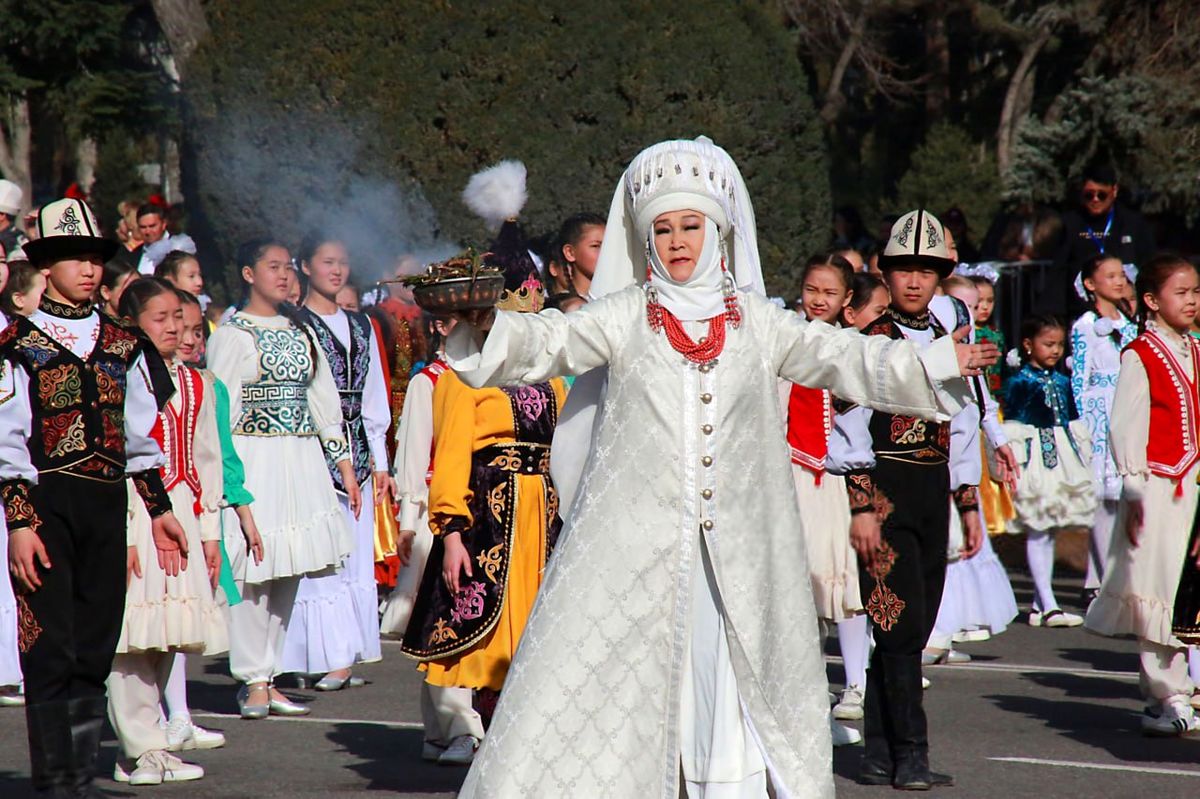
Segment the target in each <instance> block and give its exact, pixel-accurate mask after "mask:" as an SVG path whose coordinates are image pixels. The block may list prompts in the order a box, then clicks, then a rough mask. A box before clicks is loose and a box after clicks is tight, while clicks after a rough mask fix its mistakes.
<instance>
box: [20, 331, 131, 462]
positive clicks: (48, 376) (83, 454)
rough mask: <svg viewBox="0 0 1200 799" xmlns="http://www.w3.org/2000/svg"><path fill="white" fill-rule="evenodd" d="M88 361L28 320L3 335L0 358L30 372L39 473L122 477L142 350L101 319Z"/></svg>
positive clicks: (32, 449)
mask: <svg viewBox="0 0 1200 799" xmlns="http://www.w3.org/2000/svg"><path fill="white" fill-rule="evenodd" d="M99 317H100V321H99V325H100V327H99V330H98V332H97V336H96V344H95V346H94V347H93V348H92V351H91V353H90V354H89V355H88V357H87V358H86V359H84V360H80V359H79V357H78V356H76V355H75V354H74V353H73V352H71V351H70V350H69V349H67V347H65V346H63V345H62V344H59V343H58V342H57V341H56V340H55V339H54V338H52V337H51V336H49V335H48V334H46V333H44V332H42V330H41V329H40V328H39V327H38V326H37V325H35V324H34V323H33V322H31V321H30V320H29V319H27V318H25V317H21V316H19V317H17V318H16V319H15V320H14V321H13V323H12V324H11V325H10V326H9V327H8V329H7V330H5V331H4V333H3V335H0V353H3V356H4V357H5V358H7V359H8V360H10V361H12V362H13V363H15V364H18V365H20V366H21V367H22V368H24V369H25V370H26V372H28V374H29V382H30V393H31V394H32V395H33V397H32V398H31V399H33V401H32V402H30V407H31V409H32V412H33V429H32V430H30V437H29V454H30V458H31V459H32V461H33V465H34V466H35V467H36V468H37V470H38V473H39V474H45V473H49V472H62V473H65V474H70V475H73V476H76V477H83V478H87V479H90V480H99V481H102V482H117V481H120V480H123V479H125V387H126V383H127V379H126V378H127V373H128V371H129V369H130V367H131V366H132V364H133V362H134V360H135V359H136V358H137V356H138V355H139V354H140V352H141V343H140V342H139V340H138V338H137V336H136V335H135V334H134V333H132V332H130V331H128V330H126V329H124V328H122V327H121V326H119V325H118V324H117V323H116V322H114V321H112V320H111V319H109V318H108V317H107V316H105V315H104V314H99Z"/></svg>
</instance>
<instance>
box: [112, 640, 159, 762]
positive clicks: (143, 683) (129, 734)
mask: <svg viewBox="0 0 1200 799" xmlns="http://www.w3.org/2000/svg"><path fill="white" fill-rule="evenodd" d="M174 662H175V655H174V654H173V653H171V652H141V653H138V654H117V655H116V656H115V657H113V664H112V672H111V673H110V674H109V675H108V720H109V721H110V722H112V726H113V730H114V731H115V732H116V733H117V741H118V742H119V743H120V744H121V751H122V752H124V753H125V757H127V758H129V759H130V760H137V759H138V758H139V757H141V756H142V755H144V754H145V753H147V752H153V751H155V750H160V749H166V748H167V731H166V729H164V728H163V727H160V726H159V723H158V722H159V719H160V718H161V717H162V716H161V709H160V705H159V698H160V696H161V695H162V689H163V686H165V685H166V684H167V678H168V677H169V676H170V673H171V666H172V664H173V663H174Z"/></svg>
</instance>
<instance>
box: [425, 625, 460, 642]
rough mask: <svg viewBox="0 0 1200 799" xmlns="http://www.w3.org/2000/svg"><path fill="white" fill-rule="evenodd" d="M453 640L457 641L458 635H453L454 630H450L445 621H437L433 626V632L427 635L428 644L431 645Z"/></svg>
mask: <svg viewBox="0 0 1200 799" xmlns="http://www.w3.org/2000/svg"><path fill="white" fill-rule="evenodd" d="M455 640H458V634H457V633H455V632H454V630H452V629H450V626H449V625H448V624H446V620H445V619H438V620H437V622H436V623H435V624H434V625H433V632H431V633H430V634H429V643H430V644H431V645H437V644H440V643H442V642H443V641H455Z"/></svg>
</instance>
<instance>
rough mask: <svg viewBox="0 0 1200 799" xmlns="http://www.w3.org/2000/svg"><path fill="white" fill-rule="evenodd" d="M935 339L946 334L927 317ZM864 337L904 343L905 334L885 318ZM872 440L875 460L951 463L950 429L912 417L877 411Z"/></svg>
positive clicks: (934, 319) (872, 428) (894, 323)
mask: <svg viewBox="0 0 1200 799" xmlns="http://www.w3.org/2000/svg"><path fill="white" fill-rule="evenodd" d="M930 320H931V324H932V325H933V326H934V337H935V338H940V337H941V336H944V335H945V334H946V331H945V330H943V329H942V327H941V325H939V324H938V322H937V319H936V317H934V316H933V315H932V314H930ZM863 333H864V334H866V335H869V336H887V337H888V338H891V339H896V340H901V339H903V338H904V337H905V336H904V332H903V331H902V330H901V329H900V326H899V325H897V324H896V322H895V320H893V319H892V317H891V316H889V315H888V314H886V313H885V314H884V315H883V316H881V317H879V319H877V320H876V321H874V322H873V323H871V324H870V325H868V326H867V328H866V330H864V331H863ZM870 430H871V440H872V446H873V448H874V450H875V457H876V458H886V459H888V460H894V461H903V462H905V463H915V464H920V465H924V466H938V465H943V464H946V463H949V461H950V425H948V424H946V423H944V422H935V421H931V420H929V419H918V418H917V417H915V416H900V415H898V414H891V413H883V412H881V411H876V412H875V413H873V414H871V424H870Z"/></svg>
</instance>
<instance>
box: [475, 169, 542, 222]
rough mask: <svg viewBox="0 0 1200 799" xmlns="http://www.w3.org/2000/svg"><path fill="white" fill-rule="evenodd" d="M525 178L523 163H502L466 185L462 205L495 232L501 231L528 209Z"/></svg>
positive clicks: (481, 173) (486, 170) (484, 171)
mask: <svg viewBox="0 0 1200 799" xmlns="http://www.w3.org/2000/svg"><path fill="white" fill-rule="evenodd" d="M525 174H526V173H525V165H524V164H522V163H521V162H520V161H501V162H500V163H498V164H496V165H495V166H492V167H488V168H487V169H485V170H483V171H482V172H478V173H476V174H475V175H473V176H472V177H471V179H470V180H469V181H467V187H466V188H465V189H463V193H462V198H463V202H464V203H466V204H467V207H468V208H470V209H471V211H472V212H474V213H475V214H476V215H477V216H479V217H480V218H481V219H483V220H484V221H485V222H487V223H488V224H489V225H491V226H492V227H493V228H499V227H500V226H501V225H502V224H504V221H505V220H507V219H515V218H516V217H517V216H518V215H519V214H520V213H521V209H522V208H524V207H525V200H526V199H527V197H528V195H527V194H526V193H525Z"/></svg>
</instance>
